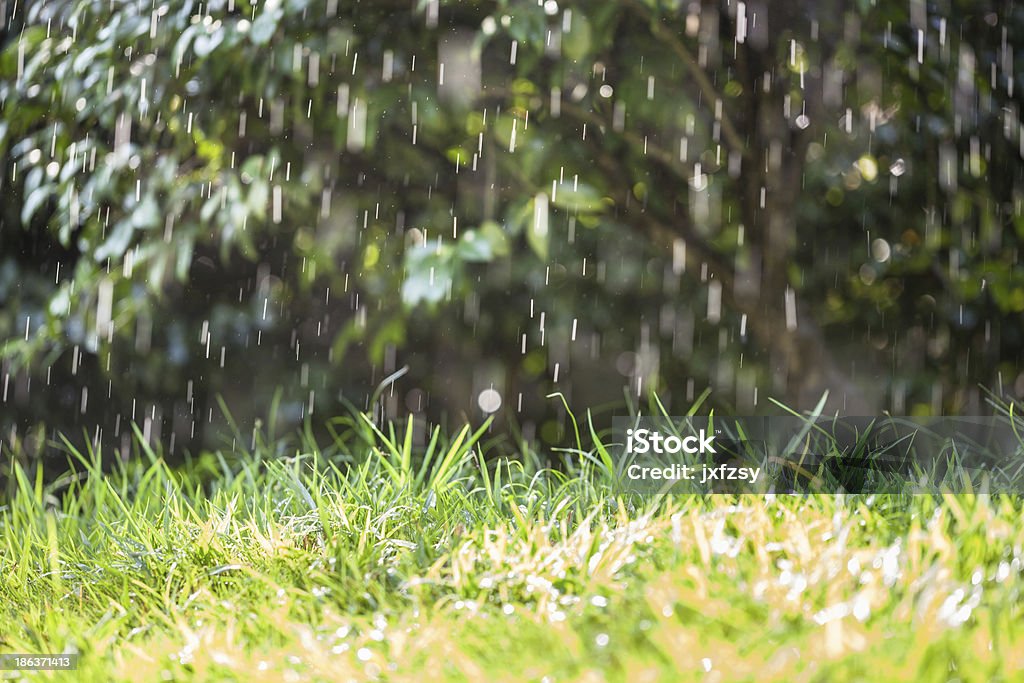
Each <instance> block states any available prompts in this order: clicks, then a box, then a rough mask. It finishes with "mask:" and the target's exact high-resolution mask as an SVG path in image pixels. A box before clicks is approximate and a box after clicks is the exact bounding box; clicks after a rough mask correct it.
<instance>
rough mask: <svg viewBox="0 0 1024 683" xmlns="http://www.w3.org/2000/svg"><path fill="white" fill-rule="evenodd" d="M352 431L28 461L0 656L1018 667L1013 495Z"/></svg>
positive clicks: (3, 603)
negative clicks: (614, 467) (761, 488)
mask: <svg viewBox="0 0 1024 683" xmlns="http://www.w3.org/2000/svg"><path fill="white" fill-rule="evenodd" d="M334 426H335V427H336V433H337V435H338V438H337V439H336V440H335V441H334V442H332V443H331V444H330V446H329V447H318V446H316V445H314V444H313V443H312V442H311V440H310V439H306V440H305V441H304V442H301V443H295V444H293V446H294V447H293V448H290V449H289V450H290V452H291V453H292V454H291V455H290V456H288V455H285V456H283V457H280V456H275V457H264V456H265V455H268V454H270V453H272V452H274V451H275V450H278V446H277V445H276V442H275V443H265V442H263V441H261V440H260V439H257V440H256V442H255V444H254V445H253V447H252V448H251V449H250V450H249V451H243V452H236V453H232V454H231V455H230V456H227V455H216V454H209V455H206V456H204V457H202V458H199V459H197V460H195V461H193V462H191V463H189V465H188V466H187V467H185V468H183V469H181V470H173V471H172V470H171V469H169V468H168V467H167V466H166V465H165V464H164V462H163V461H162V460H161V459H160V457H159V454H158V453H154V452H153V451H152V450H150V449H148V448H145V447H142V446H139V449H140V452H139V454H138V455H139V457H138V458H137V459H136V460H133V461H132V462H131V463H130V464H120V463H109V464H107V466H104V464H103V462H102V456H101V454H97V453H77V452H73V451H72V453H71V456H70V457H71V461H72V465H73V467H74V468H75V471H76V472H77V474H72V475H68V476H66V477H64V478H62V479H61V480H59V481H56V482H53V483H50V484H44V482H43V479H42V476H41V475H37V473H35V472H31V471H25V470H23V469H22V468H21V467H20V466H17V465H15V466H13V476H14V477H15V481H14V482H13V487H14V493H13V495H11V496H8V498H7V500H6V501H5V504H4V505H3V507H2V511H0V652H48V653H56V652H78V653H81V661H80V665H79V670H78V671H77V672H70V673H64V674H43V675H42V676H44V677H46V676H52V677H54V678H61V676H63V677H64V679H66V680H87V681H88V680H102V681H108V680H184V679H200V680H246V681H261V680H266V681H281V680H285V681H288V680H306V679H316V680H349V679H351V680H366V679H368V678H370V679H372V678H379V679H387V680H430V679H435V680H436V679H444V680H474V681H475V680H523V679H528V680H539V679H542V678H545V677H547V680H601V679H611V680H629V681H644V680H669V681H675V680H709V681H733V680H758V681H760V680H775V681H834V680H851V681H852V680H865V681H879V680H921V681H950V680H960V681H975V680H978V681H980V680H993V681H1012V680H1021V678H1022V677H1024V600H1022V595H1021V591H1022V587H1024V575H1022V568H1024V526H1022V524H1021V522H1020V520H1021V513H1022V508H1024V505H1022V503H1021V499H1020V498H1019V497H1015V496H1003V495H983V494H971V495H951V494H946V495H941V494H940V495H907V494H905V493H891V494H884V495H873V496H863V495H857V496H854V495H825V494H816V495H771V494H769V495H756V496H755V495H739V496H732V495H717V496H671V497H669V496H660V497H657V496H650V497H646V498H640V497H627V496H622V495H619V494H617V493H616V486H615V483H614V480H613V477H612V476H611V475H610V474H609V472H608V469H607V467H606V466H605V465H604V464H602V462H603V461H602V457H601V455H600V452H599V451H600V449H599V448H598V447H596V446H594V448H593V449H591V450H589V451H587V453H588V454H589V456H590V457H582V455H581V454H579V453H568V454H566V463H567V464H566V465H565V466H564V467H562V468H560V469H559V470H557V471H556V470H552V469H545V468H544V467H543V466H542V465H541V462H542V459H541V458H540V457H538V455H537V454H535V453H533V452H532V451H530V450H529V448H525V447H524V448H523V449H522V452H521V453H520V455H519V458H518V459H517V460H515V461H511V460H504V459H497V460H494V459H487V458H485V457H484V455H483V453H484V452H486V451H487V450H488V449H487V447H486V446H485V445H484V440H486V439H487V438H488V435H487V432H486V431H485V430H484V429H483V428H481V429H480V430H479V431H476V432H471V431H470V430H469V429H468V428H467V429H464V430H462V431H461V432H458V433H457V434H455V435H454V436H450V437H446V436H445V435H443V434H441V433H440V432H439V431H438V432H434V433H432V434H431V435H430V438H429V439H428V444H430V445H429V446H428V447H426V448H414V447H413V441H414V439H413V430H412V428H411V427H409V426H408V425H393V426H388V427H384V428H382V429H378V428H377V427H375V426H373V425H371V424H370V423H369V422H368V421H367V420H365V419H363V418H361V417H356V418H354V419H349V420H340V421H338V422H336V423H335V425H334ZM581 428H582V429H583V430H584V431H585V429H586V425H582V426H581Z"/></svg>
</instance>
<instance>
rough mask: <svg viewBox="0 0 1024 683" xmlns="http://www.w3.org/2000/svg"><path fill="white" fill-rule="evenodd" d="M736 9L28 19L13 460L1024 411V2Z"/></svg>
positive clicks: (103, 10) (557, 7)
mask: <svg viewBox="0 0 1024 683" xmlns="http://www.w3.org/2000/svg"><path fill="white" fill-rule="evenodd" d="M743 7H744V10H743V11H744V13H745V15H746V17H747V22H746V23H745V24H743V22H742V17H741V16H739V15H738V12H739V11H740V10H739V4H737V3H724V2H723V3H713V2H708V3H684V2H652V1H647V0H626V1H624V2H616V3H591V2H582V1H571V2H557V3H555V2H544V3H540V4H538V3H536V2H533V1H532V0H531V1H527V0H522V1H515V0H500V1H498V2H436V1H434V2H431V1H427V2H420V3H418V4H415V5H410V3H408V2H386V1H385V2H372V3H370V2H345V1H339V0H280V1H274V0H271V1H269V2H262V1H260V2H257V3H255V4H249V3H246V2H233V1H231V0H211V1H210V2H205V3H198V2H191V1H190V0H181V1H179V2H175V3H165V4H156V5H153V6H150V5H146V6H142V5H139V4H138V3H136V2H119V1H115V2H110V3H107V2H104V3H98V4H97V3H94V2H89V1H86V0H51V1H48V2H44V3H37V4H34V5H32V6H31V7H30V8H29V9H28V10H23V9H21V8H20V7H19V8H17V9H13V10H9V12H13V14H10V15H9V16H7V17H5V23H6V25H7V26H8V32H7V34H6V37H5V38H3V39H2V40H3V41H4V42H3V52H2V54H0V157H2V159H3V161H2V164H0V166H2V168H3V175H2V179H0V183H2V186H0V192H2V197H3V201H2V204H0V221H2V223H0V339H2V340H3V346H2V352H0V353H2V358H3V361H2V363H3V366H2V375H3V377H2V378H0V379H2V381H3V383H4V386H3V392H4V394H3V404H2V406H3V409H2V411H0V427H2V428H3V431H2V436H0V438H2V439H3V440H4V442H5V443H7V444H10V443H12V442H18V443H21V445H22V446H26V445H27V446H28V447H29V450H32V449H34V448H38V447H39V445H40V444H41V441H40V439H41V437H42V435H43V432H42V431H41V429H40V428H39V427H38V425H41V424H42V425H46V426H47V427H49V428H59V429H61V430H63V431H71V432H80V431H81V430H82V428H83V427H84V428H85V429H86V430H88V433H89V434H90V435H91V437H92V438H95V439H98V440H113V441H114V442H115V443H123V444H125V445H126V444H127V439H128V435H129V431H128V429H127V427H126V425H127V424H128V423H129V422H130V421H132V420H134V421H136V422H139V423H140V424H143V423H145V424H146V430H147V433H148V434H149V435H150V436H152V437H157V436H160V437H164V438H165V439H166V438H167V437H170V435H173V438H174V439H176V440H177V443H178V444H179V445H182V444H191V443H194V442H195V440H196V439H200V438H202V436H203V434H204V432H205V431H206V430H209V429H210V426H211V425H214V426H215V425H217V424H220V423H222V420H223V418H222V416H221V411H220V409H219V407H218V406H217V403H216V397H217V396H218V395H221V396H223V397H224V401H225V403H226V404H227V405H228V406H229V407H230V409H231V411H232V412H233V413H234V414H235V415H236V417H237V419H238V421H239V424H243V425H245V428H246V429H248V428H249V427H250V426H251V425H252V424H253V420H254V419H255V416H256V415H261V414H264V413H265V412H266V411H267V410H268V406H269V405H270V404H271V397H272V396H274V395H275V392H279V396H280V397H281V400H280V401H279V402H275V403H274V405H275V406H277V407H278V410H277V411H276V417H275V418H274V421H275V422H280V423H281V424H283V425H286V424H294V423H297V422H299V421H301V420H302V419H303V418H305V417H307V416H309V414H310V412H312V413H313V414H314V416H316V415H330V414H331V413H332V411H336V410H337V409H338V408H339V407H340V405H341V403H343V402H344V401H350V402H352V403H354V404H356V405H357V406H358V407H360V408H362V407H365V406H366V404H367V402H368V401H369V399H370V393H371V390H372V387H373V386H374V385H375V384H376V383H377V382H379V381H380V380H381V379H383V378H384V377H385V376H387V375H389V374H391V373H392V372H394V371H395V370H397V369H399V368H401V367H403V366H405V365H409V366H410V370H411V372H410V373H409V374H408V375H407V376H405V377H403V378H402V379H401V380H400V381H399V382H398V383H396V385H395V388H394V390H393V391H392V390H388V391H385V392H383V396H382V400H381V408H383V409H384V411H385V412H387V413H388V414H391V415H395V414H397V413H401V412H405V411H411V412H424V411H425V412H427V413H428V414H429V415H430V416H432V417H434V418H439V417H442V416H444V415H448V416H452V417H460V416H463V415H465V416H469V417H471V418H473V419H476V418H477V417H479V416H480V410H479V408H478V407H477V405H476V396H477V395H478V393H479V392H480V391H481V390H483V389H486V388H488V387H490V386H494V387H496V388H497V389H498V390H499V391H500V393H501V394H502V395H503V400H504V403H503V409H504V411H505V414H506V416H508V417H511V418H512V419H514V420H517V421H520V422H523V423H525V424H524V426H525V427H526V430H527V433H528V434H532V433H539V434H540V435H541V436H542V437H543V438H545V439H547V440H549V441H556V440H557V439H558V435H559V420H560V417H559V410H558V407H557V406H554V405H552V404H551V403H550V402H549V401H547V400H546V399H545V398H544V397H545V396H546V395H547V394H548V393H549V392H551V391H562V392H563V393H564V394H565V395H566V396H567V397H568V399H569V400H570V401H571V402H573V403H580V404H582V405H587V406H596V405H599V404H602V403H604V402H607V401H621V400H622V396H623V390H625V392H626V393H627V394H628V395H633V396H636V395H637V393H640V394H641V395H643V394H644V393H646V392H647V391H650V390H655V391H658V392H659V393H660V394H661V395H662V396H663V399H664V400H665V402H666V404H667V405H668V406H669V407H670V408H671V406H672V404H673V401H676V402H677V403H678V404H679V405H686V404H688V402H689V401H691V400H692V399H693V398H694V396H695V395H696V394H699V393H700V392H701V391H702V390H703V389H704V388H705V387H711V388H712V389H713V392H712V404H711V405H717V406H719V407H720V408H722V409H727V410H731V411H735V412H739V413H751V412H757V411H761V410H766V409H768V410H770V409H771V405H770V404H769V403H768V402H767V397H768V396H776V397H779V398H781V399H784V400H787V401H788V402H789V403H790V404H792V405H794V407H806V406H809V405H813V404H814V403H816V401H817V398H818V397H820V395H821V392H822V390H824V389H826V388H828V389H830V390H831V391H832V394H831V395H832V400H833V402H834V405H832V406H831V407H832V408H833V409H839V410H846V411H848V412H869V413H874V412H877V411H879V410H884V409H888V410H892V411H893V412H895V413H940V412H967V413H970V412H972V411H978V410H981V398H980V394H979V392H978V389H977V385H978V384H979V383H980V384H984V385H986V386H990V387H992V388H993V390H994V391H996V392H997V393H1002V394H1006V395H1010V396H1019V395H1021V394H1022V393H1024V375H1022V374H1021V348H1022V342H1024V336H1022V324H1021V322H1022V319H1021V313H1022V312H1024V268H1022V266H1021V265H1020V263H1019V248H1020V243H1021V240H1022V238H1024V218H1022V216H1021V213H1022V212H1021V206H1022V202H1024V194H1022V182H1021V181H1022V172H1021V155H1022V148H1024V142H1022V135H1021V122H1020V92H1021V89H1022V87H1024V83H1021V82H1020V81H1021V78H1020V74H1021V73H1024V63H1021V62H1022V58H1021V56H1020V55H1021V51H1019V50H1016V49H1015V47H1014V41H1015V39H1018V38H1019V36H1020V35H1021V31H1022V30H1024V9H1022V8H1020V7H1019V6H1016V5H1012V4H1010V5H1006V4H1005V3H1000V2H966V1H953V0H947V1H946V2H923V1H921V2H912V3H909V4H908V3H906V2H899V3H895V2H886V1H879V2H874V3H873V2H867V1H858V2H842V1H840V0H829V1H826V2H804V3H764V4H759V3H747V4H744V5H743ZM741 24H742V25H743V26H744V27H745V28H744V29H742V30H741V29H740V28H739V27H740V26H741ZM738 31H739V32H740V33H743V36H742V37H743V40H742V41H740V39H739V34H738ZM524 349H525V351H524ZM556 375H557V376H558V379H557V380H556ZM33 430H35V431H33ZM214 431H215V430H214ZM26 439H27V441H26Z"/></svg>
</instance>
